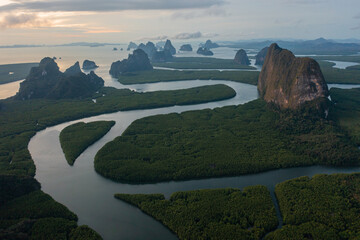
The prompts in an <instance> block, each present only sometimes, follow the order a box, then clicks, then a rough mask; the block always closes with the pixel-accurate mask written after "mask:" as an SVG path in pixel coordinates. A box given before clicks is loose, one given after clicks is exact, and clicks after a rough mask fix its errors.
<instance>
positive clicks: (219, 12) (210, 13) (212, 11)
mask: <svg viewBox="0 0 360 240" xmlns="http://www.w3.org/2000/svg"><path fill="white" fill-rule="evenodd" d="M227 16H229V14H228V13H227V12H226V10H225V9H224V8H223V7H221V6H219V5H214V6H211V7H209V8H207V9H204V10H202V11H187V12H184V11H178V12H175V13H174V14H173V15H172V18H174V19H179V18H182V19H187V20H188V19H193V18H200V17H227Z"/></svg>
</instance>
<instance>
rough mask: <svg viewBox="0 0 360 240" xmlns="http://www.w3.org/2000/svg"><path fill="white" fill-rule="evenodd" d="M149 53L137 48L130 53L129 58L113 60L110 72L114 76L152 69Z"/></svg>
mask: <svg viewBox="0 0 360 240" xmlns="http://www.w3.org/2000/svg"><path fill="white" fill-rule="evenodd" d="M152 69H153V66H152V65H151V63H150V60H149V57H148V55H147V54H146V53H145V51H143V50H141V49H136V50H135V51H134V52H133V54H129V57H128V58H127V59H124V60H122V61H117V62H113V63H112V64H111V68H110V71H109V73H110V74H111V75H112V76H113V77H119V76H121V75H122V74H124V73H128V72H135V71H145V70H152Z"/></svg>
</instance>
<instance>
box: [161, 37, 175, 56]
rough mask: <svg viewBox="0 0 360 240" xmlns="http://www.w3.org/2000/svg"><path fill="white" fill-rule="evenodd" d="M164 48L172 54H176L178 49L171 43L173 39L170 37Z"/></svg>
mask: <svg viewBox="0 0 360 240" xmlns="http://www.w3.org/2000/svg"><path fill="white" fill-rule="evenodd" d="M164 50H165V51H169V52H170V53H171V55H175V54H176V49H175V48H174V46H173V45H172V44H171V41H170V40H169V39H168V40H166V43H165V46H164Z"/></svg>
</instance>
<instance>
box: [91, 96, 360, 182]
mask: <svg viewBox="0 0 360 240" xmlns="http://www.w3.org/2000/svg"><path fill="white" fill-rule="evenodd" d="M304 111H305V110H304ZM313 115H314V113H306V112H299V113H293V112H291V111H289V112H276V111H273V110H271V109H270V108H268V107H267V105H266V103H265V102H264V101H263V100H256V101H252V102H250V103H247V104H245V105H239V106H236V107H235V106H230V107H223V108H218V109H214V110H209V109H207V110H201V111H191V112H185V113H182V114H168V115H159V116H151V117H147V118H143V119H139V120H137V121H135V122H133V123H132V124H131V125H130V127H129V128H128V129H127V130H126V131H125V132H124V134H123V135H122V136H121V137H117V138H116V139H115V140H114V141H112V142H109V143H107V144H106V145H105V146H104V147H103V148H102V149H100V151H99V152H98V153H97V155H96V156H95V170H96V171H97V172H98V173H100V174H101V175H103V176H105V177H108V178H111V179H113V180H116V181H121V182H131V183H144V182H159V181H169V180H185V179H195V178H207V177H221V176H233V175H240V174H248V173H256V172H260V171H266V170H270V169H276V168H285V167H295V166H305V165H315V164H324V165H351V164H359V159H360V151H358V150H357V148H356V146H355V145H354V144H352V143H351V142H350V141H349V139H348V138H347V137H346V135H345V134H344V133H342V132H341V131H340V130H339V129H338V128H337V127H336V126H334V125H333V123H332V122H328V121H326V120H324V119H321V118H318V117H316V116H313Z"/></svg>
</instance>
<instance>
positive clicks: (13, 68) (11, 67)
mask: <svg viewBox="0 0 360 240" xmlns="http://www.w3.org/2000/svg"><path fill="white" fill-rule="evenodd" d="M37 66H39V63H17V64H6V65H0V84H4V83H10V82H15V81H19V80H22V79H25V78H26V76H27V75H28V74H29V72H30V69H31V68H32V67H37Z"/></svg>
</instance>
